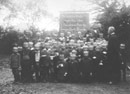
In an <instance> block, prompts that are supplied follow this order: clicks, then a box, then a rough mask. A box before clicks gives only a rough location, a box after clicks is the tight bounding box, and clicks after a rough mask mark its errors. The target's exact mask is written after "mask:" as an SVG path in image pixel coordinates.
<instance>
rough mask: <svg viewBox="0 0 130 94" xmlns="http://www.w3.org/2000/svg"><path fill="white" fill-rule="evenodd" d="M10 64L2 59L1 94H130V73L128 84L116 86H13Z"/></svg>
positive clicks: (52, 84) (48, 84) (34, 84)
mask: <svg viewBox="0 0 130 94" xmlns="http://www.w3.org/2000/svg"><path fill="white" fill-rule="evenodd" d="M8 63H9V60H8V58H7V57H2V58H0V94H130V76H129V74H130V73H129V72H128V73H127V80H128V82H121V83H119V84H116V85H108V84H106V83H91V84H85V83H84V84H83V83H82V84H79V83H78V84H69V83H30V84H13V75H12V73H11V70H10V69H9V65H8Z"/></svg>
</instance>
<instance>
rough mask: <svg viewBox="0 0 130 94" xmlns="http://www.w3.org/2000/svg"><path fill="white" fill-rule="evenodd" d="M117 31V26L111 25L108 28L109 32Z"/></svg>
mask: <svg viewBox="0 0 130 94" xmlns="http://www.w3.org/2000/svg"><path fill="white" fill-rule="evenodd" d="M114 31H115V27H114V26H110V27H109V28H108V34H111V33H113V32H114Z"/></svg>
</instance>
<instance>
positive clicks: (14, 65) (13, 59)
mask: <svg viewBox="0 0 130 94" xmlns="http://www.w3.org/2000/svg"><path fill="white" fill-rule="evenodd" d="M10 67H11V69H12V73H13V75H14V82H19V81H20V72H19V70H21V64H20V54H19V53H18V48H17V47H14V48H13V53H12V54H11V56H10Z"/></svg>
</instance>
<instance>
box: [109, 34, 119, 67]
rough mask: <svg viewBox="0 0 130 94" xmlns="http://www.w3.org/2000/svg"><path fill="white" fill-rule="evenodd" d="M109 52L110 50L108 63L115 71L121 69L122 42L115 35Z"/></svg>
mask: <svg viewBox="0 0 130 94" xmlns="http://www.w3.org/2000/svg"><path fill="white" fill-rule="evenodd" d="M107 50H108V53H107V58H108V63H109V65H110V66H111V68H112V69H114V70H116V69H120V65H121V59H120V54H119V50H120V42H119V39H118V37H117V36H116V35H115V34H113V35H111V36H110V38H109V41H108V47H107Z"/></svg>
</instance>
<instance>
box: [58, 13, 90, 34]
mask: <svg viewBox="0 0 130 94" xmlns="http://www.w3.org/2000/svg"><path fill="white" fill-rule="evenodd" d="M88 29H89V14H88V13H87V12H76V11H67V12H66V11H65V12H61V13H60V30H59V31H60V32H64V33H65V32H71V33H75V32H85V31H87V30H88Z"/></svg>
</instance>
